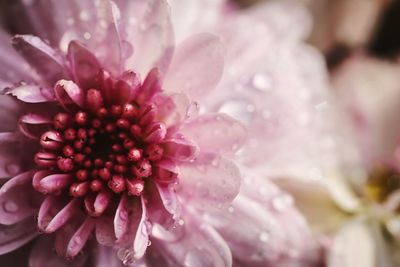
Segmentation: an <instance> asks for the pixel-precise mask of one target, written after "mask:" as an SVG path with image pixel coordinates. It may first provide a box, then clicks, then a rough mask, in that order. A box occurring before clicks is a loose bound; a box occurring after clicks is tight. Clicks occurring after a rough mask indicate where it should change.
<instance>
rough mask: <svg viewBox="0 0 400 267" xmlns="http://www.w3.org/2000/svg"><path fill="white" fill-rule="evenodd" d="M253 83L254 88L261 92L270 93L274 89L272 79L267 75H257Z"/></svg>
mask: <svg viewBox="0 0 400 267" xmlns="http://www.w3.org/2000/svg"><path fill="white" fill-rule="evenodd" d="M251 83H252V85H253V87H254V88H255V89H257V90H260V91H263V92H265V91H268V90H270V89H271V87H272V81H271V77H270V76H269V75H267V74H265V73H257V74H256V75H254V76H253V78H252V80H251Z"/></svg>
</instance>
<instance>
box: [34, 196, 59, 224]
mask: <svg viewBox="0 0 400 267" xmlns="http://www.w3.org/2000/svg"><path fill="white" fill-rule="evenodd" d="M64 207H65V203H64V202H62V201H60V200H59V199H58V198H57V197H54V196H48V197H46V199H45V200H44V201H43V202H42V205H41V206H40V209H39V214H38V227H39V229H41V230H42V231H44V232H46V230H47V228H48V226H49V224H50V223H51V222H52V221H53V219H54V218H55V217H56V216H57V214H58V213H59V212H60V211H61V210H62V209H63V208H64ZM56 222H57V220H56ZM56 224H57V223H53V226H54V225H56Z"/></svg>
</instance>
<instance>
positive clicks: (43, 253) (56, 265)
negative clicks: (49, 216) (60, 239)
mask: <svg viewBox="0 0 400 267" xmlns="http://www.w3.org/2000/svg"><path fill="white" fill-rule="evenodd" d="M53 239H54V238H51V237H50V236H43V237H41V238H38V240H37V241H36V242H35V244H34V246H33V248H32V251H31V254H30V257H29V267H43V266H51V267H83V266H86V265H85V263H86V264H87V255H82V256H81V257H76V258H75V259H73V260H72V261H71V260H67V259H64V258H62V257H59V256H58V255H57V254H55V253H54V252H53V244H54V240H53Z"/></svg>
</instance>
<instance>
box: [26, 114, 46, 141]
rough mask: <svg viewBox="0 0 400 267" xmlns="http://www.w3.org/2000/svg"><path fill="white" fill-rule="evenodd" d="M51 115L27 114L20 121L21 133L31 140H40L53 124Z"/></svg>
mask: <svg viewBox="0 0 400 267" xmlns="http://www.w3.org/2000/svg"><path fill="white" fill-rule="evenodd" d="M49 115H50V114H46V115H41V114H32V113H30V114H26V115H24V116H22V117H21V118H20V119H19V129H20V131H21V132H22V133H23V134H24V135H25V136H26V137H29V138H32V139H39V138H40V136H41V135H42V134H43V133H44V132H45V131H47V130H49V129H50V125H51V123H52V122H53V120H52V118H51V117H50V116H49Z"/></svg>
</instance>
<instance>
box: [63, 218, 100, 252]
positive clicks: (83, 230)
mask: <svg viewBox="0 0 400 267" xmlns="http://www.w3.org/2000/svg"><path fill="white" fill-rule="evenodd" d="M94 226H95V221H94V219H93V218H91V217H88V218H86V220H85V221H84V222H83V223H82V224H81V226H80V227H79V228H78V230H77V231H76V232H75V233H74V235H73V236H72V237H71V239H70V241H69V243H68V245H67V253H66V256H67V257H71V258H73V257H75V256H76V255H77V254H78V253H79V252H80V251H81V250H82V248H83V246H85V244H86V241H87V240H88V238H89V236H90V234H91V233H92V230H93V229H94Z"/></svg>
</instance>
